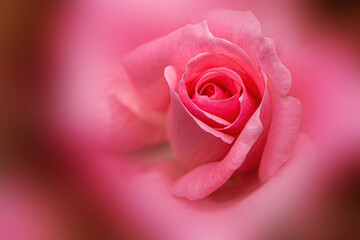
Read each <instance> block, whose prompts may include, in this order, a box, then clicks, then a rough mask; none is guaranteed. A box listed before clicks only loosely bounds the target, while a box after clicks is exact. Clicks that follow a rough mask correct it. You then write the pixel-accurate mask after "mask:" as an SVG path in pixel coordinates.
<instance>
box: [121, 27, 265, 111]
mask: <svg viewBox="0 0 360 240" xmlns="http://www.w3.org/2000/svg"><path fill="white" fill-rule="evenodd" d="M203 52H214V53H217V54H223V55H226V56H229V57H230V58H233V59H235V60H236V61H237V62H238V63H239V64H240V65H241V66H242V67H243V68H244V69H245V70H246V71H247V73H248V74H249V75H250V76H253V78H254V79H256V76H258V75H259V73H258V70H257V67H256V66H255V65H254V63H253V62H252V60H251V59H250V57H249V56H248V55H247V54H246V53H245V52H244V51H243V50H242V49H240V48H239V47H237V46H236V45H235V44H233V43H231V42H229V41H227V40H224V39H220V38H217V37H214V36H213V35H212V34H211V33H210V31H209V29H208V26H207V23H206V21H204V22H202V23H199V24H196V25H187V26H186V27H183V28H181V29H179V30H177V31H175V32H173V33H171V34H169V35H168V36H165V37H162V38H159V39H157V40H155V41H152V42H150V43H147V44H144V45H142V46H140V47H138V48H137V49H136V50H134V51H133V52H132V53H130V54H129V55H128V56H127V57H125V59H124V61H123V63H124V66H125V69H126V71H127V73H128V75H129V77H130V79H131V81H132V83H133V85H134V87H135V89H136V91H137V92H138V95H139V97H140V98H141V99H142V100H143V102H144V103H146V104H147V105H148V106H150V107H151V108H153V109H155V110H158V111H163V112H164V111H166V110H167V108H168V105H169V100H170V99H169V95H168V86H167V85H166V81H165V79H164V75H163V72H164V69H165V67H166V66H168V65H172V66H174V67H175V68H177V69H179V70H180V71H181V72H185V65H186V63H187V62H188V61H189V60H190V59H191V58H192V57H194V56H196V55H197V54H199V53H203Z"/></svg>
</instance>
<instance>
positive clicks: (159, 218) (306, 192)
mask: <svg viewBox="0 0 360 240" xmlns="http://www.w3.org/2000/svg"><path fill="white" fill-rule="evenodd" d="M148 155H149V156H148ZM160 156H161V157H163V155H162V154H159V151H158V150H156V149H155V150H152V151H150V152H149V151H148V152H147V153H146V154H145V153H144V154H136V155H134V156H133V157H131V158H129V157H122V158H121V159H118V158H115V159H112V158H108V157H101V158H100V159H99V156H96V157H95V156H94V155H90V157H92V159H89V158H88V159H86V161H84V162H83V163H82V164H87V167H86V168H85V169H87V171H86V172H84V168H83V167H81V168H80V169H79V172H80V173H82V174H83V175H82V176H83V177H84V178H88V179H89V181H86V184H84V186H85V187H86V188H88V189H89V190H90V191H89V192H88V194H90V195H91V196H96V198H98V197H100V199H102V200H104V201H105V202H103V203H106V204H102V205H101V206H102V207H103V210H107V211H109V213H110V214H112V215H113V216H115V219H116V220H117V222H116V223H115V224H114V225H116V226H117V227H118V226H119V225H120V226H126V227H127V228H128V229H129V230H130V231H133V232H134V233H135V234H136V235H135V236H138V235H141V236H138V237H137V239H157V240H165V239H174V240H182V239H190V240H197V239H210V240H224V239H229V240H236V239H258V238H257V237H259V235H260V238H259V239H264V236H262V235H264V234H266V230H268V229H271V228H272V227H273V226H278V224H281V223H282V222H281V220H282V218H283V217H284V216H289V215H291V216H298V214H299V210H300V209H301V212H303V211H304V207H305V205H306V204H305V203H306V202H308V201H309V200H311V199H312V198H314V197H315V195H316V193H317V192H318V191H317V190H318V189H317V186H316V183H317V180H316V178H315V177H317V176H318V175H317V174H316V171H317V170H318V169H317V166H316V161H314V147H313V145H312V142H311V140H309V139H308V138H307V137H306V136H304V135H300V136H299V138H298V140H297V143H296V144H295V147H294V150H293V153H292V154H291V158H290V160H289V161H288V162H287V163H286V165H284V166H283V168H282V170H281V171H279V172H277V173H276V174H275V176H274V177H273V178H272V179H271V180H269V181H268V182H266V183H264V184H263V185H261V186H259V187H258V189H257V190H256V191H253V189H254V185H253V184H251V179H246V178H240V179H237V180H234V181H233V182H232V183H231V184H229V185H228V186H226V187H227V188H225V186H224V188H222V189H221V190H219V191H218V192H217V193H218V194H217V193H215V194H213V195H211V196H209V197H208V198H205V199H202V200H199V201H188V200H185V199H179V198H176V197H174V196H172V195H171V194H170V189H171V186H172V184H173V182H174V179H176V178H177V177H178V176H180V175H181V174H182V173H183V171H182V170H181V168H179V167H178V166H177V165H176V161H171V160H167V159H166V161H164V162H160V163H159V162H157V163H150V164H149V165H148V166H147V167H142V168H140V169H139V170H137V171H136V170H135V172H134V169H138V167H137V166H136V163H139V162H144V161H145V162H148V159H149V158H152V159H154V160H155V159H158V158H159V157H160ZM119 160H121V161H119ZM157 161H158V160H157ZM125 163H128V164H129V167H130V169H132V171H130V170H129V169H126V170H125V169H124V167H123V165H124V164H125ZM90 166H92V167H90ZM124 171H125V172H126V173H128V174H123V173H124ZM85 173H86V174H85ZM129 173H131V174H130V176H129ZM250 185H252V187H250V189H249V188H247V187H249V186H250ZM220 191H221V192H220ZM249 191H250V192H252V193H250V194H249ZM300 206H301V208H300ZM297 210H298V211H297ZM219 220H221V221H219ZM139 229H141V231H139Z"/></svg>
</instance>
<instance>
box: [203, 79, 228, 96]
mask: <svg viewBox="0 0 360 240" xmlns="http://www.w3.org/2000/svg"><path fill="white" fill-rule="evenodd" d="M198 93H199V94H200V95H203V96H207V97H209V98H210V99H212V100H219V99H226V98H229V97H230V95H229V92H228V90H225V89H224V88H222V87H221V86H218V85H217V84H214V83H206V84H204V85H203V86H202V87H201V88H200V89H199V90H198Z"/></svg>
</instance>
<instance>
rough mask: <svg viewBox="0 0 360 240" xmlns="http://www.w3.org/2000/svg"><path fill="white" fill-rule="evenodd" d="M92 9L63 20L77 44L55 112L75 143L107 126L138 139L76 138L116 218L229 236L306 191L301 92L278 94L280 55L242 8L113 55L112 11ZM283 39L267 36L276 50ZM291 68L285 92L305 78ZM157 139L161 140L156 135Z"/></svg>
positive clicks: (171, 234) (270, 216) (170, 230)
mask: <svg viewBox="0 0 360 240" xmlns="http://www.w3.org/2000/svg"><path fill="white" fill-rule="evenodd" d="M94 9H95V8H94ZM94 9H93V10H92V11H90V12H88V13H87V14H88V15H87V16H85V17H84V19H81V18H80V20H79V19H77V21H70V22H71V26H72V27H73V28H74V29H77V30H79V29H81V31H79V33H78V32H77V30H75V35H76V36H77V37H75V39H76V38H77V40H78V41H79V42H80V44H79V43H78V42H76V43H74V42H70V43H69V45H66V44H65V45H66V46H65V48H66V51H67V52H69V53H70V54H69V55H70V57H69V56H68V58H67V59H66V60H65V62H66V65H68V66H67V67H66V69H67V72H66V74H68V75H66V76H65V77H67V78H70V79H72V80H73V81H70V82H71V83H69V85H68V86H65V94H67V95H66V97H67V99H66V100H68V101H69V104H71V105H69V106H70V107H69V106H68V108H66V110H67V111H70V113H69V112H68V113H67V114H63V115H62V117H64V116H65V117H67V116H70V117H71V118H70V125H75V128H74V127H73V128H72V130H73V131H72V132H71V136H72V138H74V137H77V136H81V137H80V140H81V141H78V142H80V143H81V144H84V139H83V138H82V137H83V135H85V136H86V137H87V139H86V140H89V139H90V140H91V143H92V144H94V142H92V141H93V139H96V140H97V137H99V136H100V137H103V136H104V135H106V136H108V134H110V135H111V136H112V137H113V138H111V141H110V142H111V143H112V144H113V145H112V146H114V145H115V148H116V149H117V150H119V151H120V152H121V153H124V152H129V151H134V150H136V151H137V152H135V153H131V154H122V155H121V156H118V155H117V156H114V155H112V156H111V157H108V156H107V157H104V156H100V157H99V155H101V154H99V152H97V153H94V152H93V150H94V149H90V148H88V142H86V144H84V145H85V147H86V151H85V153H84V154H85V155H86V157H85V158H84V159H83V160H84V161H81V160H79V159H80V158H79V159H77V161H78V162H79V163H80V166H82V167H80V169H81V170H80V172H81V174H82V176H84V178H85V179H88V180H89V182H90V184H89V185H90V186H91V190H92V191H94V194H95V195H100V196H105V198H107V200H109V199H110V206H109V209H108V210H110V211H111V212H113V213H114V214H115V215H116V216H117V217H118V221H119V222H118V223H119V224H125V223H127V224H129V225H132V227H131V228H134V226H136V227H135V231H136V232H138V229H141V230H143V231H144V233H143V234H144V235H145V236H146V237H148V236H147V235H148V234H154V236H152V238H154V239H238V238H239V237H240V236H245V235H247V234H250V235H253V234H255V235H256V234H257V232H262V230H263V229H264V228H265V227H269V224H270V223H271V222H276V221H277V220H278V217H279V216H281V215H283V214H284V213H286V214H290V215H291V213H293V212H294V211H295V209H296V207H295V206H296V204H299V203H300V202H302V201H303V200H304V198H305V197H306V196H311V195H312V194H313V193H314V192H315V191H316V189H317V188H316V185H317V182H316V181H315V180H314V179H315V174H314V172H315V171H317V170H319V168H317V167H318V166H317V165H316V164H317V162H316V161H314V159H315V156H314V155H315V154H314V152H315V149H314V145H313V142H312V140H311V139H310V138H309V137H307V136H306V134H304V133H298V131H299V124H300V122H301V126H302V128H303V129H306V128H304V126H305V127H307V126H308V125H309V121H307V122H305V123H304V122H303V121H300V120H301V104H300V101H298V100H297V99H296V98H294V97H291V96H287V95H288V92H289V90H290V89H291V87H290V85H291V75H290V72H289V70H288V69H287V67H286V66H287V65H286V66H285V65H283V64H282V62H281V61H280V60H279V57H278V51H277V50H276V49H275V45H274V42H273V40H271V39H270V38H266V37H264V36H263V34H262V33H261V28H260V23H259V22H258V20H256V18H255V16H254V15H253V14H252V13H251V12H249V11H245V12H244V11H243V12H237V11H231V10H217V11H213V12H211V13H209V14H207V15H205V16H204V17H200V19H201V20H200V21H197V22H196V23H195V24H193V25H186V26H185V27H180V26H179V29H178V30H175V31H174V32H172V33H170V34H168V35H164V36H162V37H161V36H158V37H160V38H157V39H155V40H153V41H150V42H148V43H144V44H142V45H140V46H138V47H137V48H136V49H135V50H133V51H131V52H130V53H128V54H127V55H126V56H124V57H122V58H121V61H120V62H119V61H115V64H114V63H113V62H112V61H109V59H111V58H114V55H115V58H119V55H121V54H120V53H119V52H120V51H118V50H119V49H118V48H119V45H121V43H119V42H117V39H119V36H117V35H116V27H114V26H113V25H112V24H114V25H116V24H115V23H114V22H117V21H114V18H112V17H111V16H110V17H109V16H105V15H106V14H104V13H101V14H99V16H101V18H93V15H92V14H93V13H94V12H97V11H101V9H95V10H94ZM85 15H86V14H85ZM109 15H110V14H109ZM102 18H108V20H109V19H110V23H111V24H109V26H110V27H109V26H108V25H107V24H106V23H105V24H103V25H101V24H100V23H99V22H101V21H102V20H103V19H102ZM155 18H156V16H155ZM198 18H199V17H198ZM75 19H76V18H75ZM115 19H116V18H115ZM118 22H121V21H118ZM84 23H86V24H84ZM77 24H78V25H77ZM97 24H99V25H97ZM73 25H75V27H74V26H73ZM94 26H96V27H95V28H94V29H96V30H94V32H95V33H96V34H95V35H94V32H92V30H93V27H94ZM99 26H106V27H105V28H101V27H99ZM107 27H108V28H109V29H107ZM84 29H85V30H84ZM140 30H141V29H140ZM154 30H155V28H154ZM118 31H119V30H118ZM84 32H85V33H87V34H84ZM89 32H90V33H89ZM114 32H115V33H114ZM140 32H141V31H140ZM146 32H151V31H146ZM160 32H161V31H160ZM72 33H74V32H72ZM136 34H139V35H140V34H141V33H136ZM68 35H70V34H63V36H68ZM82 35H84V36H82ZM89 35H90V36H91V38H89ZM130 35H131V34H130ZM154 35H156V34H154ZM79 39H80V40H79ZM120 39H121V37H120ZM282 40H283V39H282ZM120 42H121V41H120ZM99 46H100V47H99ZM282 47H283V45H281V44H280V45H277V44H276V48H280V50H282V52H283V53H284V52H286V51H285V50H284V48H282ZM98 48H100V50H99V49H98ZM79 49H80V50H79ZM104 49H105V50H104ZM99 52H100V53H99ZM279 53H280V51H279ZM298 56H301V54H299V55H298ZM302 59H303V58H302ZM305 59H306V57H305ZM286 60H289V58H286ZM69 69H70V70H69ZM109 69H110V70H109ZM303 69H305V68H303ZM300 71H301V69H300ZM307 71H308V69H307ZM292 74H293V72H292ZM296 74H297V75H296V76H295V77H296V79H301V81H297V82H296V83H295V85H297V86H298V87H297V88H296V89H295V90H293V89H291V92H294V93H296V96H301V93H299V92H298V91H299V90H300V89H302V88H303V87H304V86H305V82H304V83H303V82H302V81H305V80H304V78H303V77H302V78H299V77H298V76H300V75H298V74H299V72H296ZM301 74H303V75H302V76H309V75H308V72H306V73H301ZM69 76H70V77H69ZM310 79H311V78H309V79H306V80H307V81H309V82H311V80H310ZM309 82H306V84H309ZM63 84H64V83H63ZM64 85H65V84H64ZM322 86H324V85H322ZM315 87H316V88H315ZM314 89H316V91H317V92H319V88H318V86H316V85H315V84H314ZM325 90H326V89H325ZM71 91H73V94H70V92H71ZM323 92H326V91H323ZM302 94H304V95H306V94H307V89H302ZM68 96H73V98H70V97H68ZM321 96H322V95H321ZM74 100H75V101H74ZM304 100H306V101H305V102H306V103H307V105H306V107H309V106H311V104H312V103H309V102H311V100H312V99H307V97H306V96H305V97H303V98H301V102H302V103H303V101H304ZM81 101H83V102H81ZM315 102H317V101H315ZM74 109H75V110H74ZM314 116H315V115H314ZM322 120H324V119H322ZM76 124H77V125H76ZM104 126H105V127H104ZM324 129H325V128H324ZM74 130H75V131H74ZM306 133H308V132H306ZM76 140H78V138H76ZM164 141H168V142H169V143H170V145H171V149H170V150H169V149H168V148H167V147H166V146H155V145H156V144H158V143H161V142H164ZM81 144H78V143H77V145H81ZM108 144H109V142H106V144H105V145H106V146H108ZM92 146H94V145H92ZM95 146H99V143H98V142H97V141H95ZM149 146H150V147H151V148H148V149H147V150H146V149H145V150H143V149H142V148H144V147H149ZM163 148H165V151H164V152H165V153H164V152H163ZM96 150H98V149H96ZM95 152H96V151H95ZM173 154H175V156H176V157H174V156H173ZM159 160H161V161H160V162H159ZM83 166H85V167H86V171H84V170H83ZM89 166H92V167H89ZM109 184H110V185H111V186H112V187H111V188H110V190H109V188H108V185H109ZM113 184H116V187H113ZM255 189H256V190H255ZM189 200H197V201H189ZM301 206H302V205H301ZM104 209H105V206H104ZM219 219H221V222H220V220H219ZM129 222H130V223H129ZM139 234H140V235H141V233H139ZM142 237H144V236H142Z"/></svg>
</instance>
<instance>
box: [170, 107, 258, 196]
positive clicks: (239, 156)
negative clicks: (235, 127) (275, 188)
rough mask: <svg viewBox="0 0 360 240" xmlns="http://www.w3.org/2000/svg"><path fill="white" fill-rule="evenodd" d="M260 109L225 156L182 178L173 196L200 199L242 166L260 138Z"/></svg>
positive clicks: (175, 187) (219, 185)
mask: <svg viewBox="0 0 360 240" xmlns="http://www.w3.org/2000/svg"><path fill="white" fill-rule="evenodd" d="M259 114H260V108H259V109H258V110H257V111H256V112H255V113H254V115H253V116H252V117H251V118H250V120H249V122H248V123H247V124H246V126H245V128H244V129H243V131H242V132H241V133H240V135H239V137H238V138H237V140H236V141H235V143H234V145H233V147H232V148H231V150H230V152H229V153H228V154H227V156H226V157H225V158H224V159H223V160H222V161H220V162H214V163H209V164H205V165H202V166H200V167H197V168H195V169H193V170H191V171H190V172H189V173H187V174H186V175H184V176H182V177H181V178H180V179H179V180H178V181H177V182H176V183H175V184H174V187H173V190H172V192H173V194H174V195H176V196H178V197H186V198H188V199H190V200H196V199H201V198H204V197H206V196H208V195H209V194H211V193H212V192H214V191H215V190H216V189H218V188H219V187H221V186H222V185H223V184H224V183H225V182H226V181H227V180H228V179H229V178H230V177H231V176H232V175H233V173H234V172H235V171H236V170H237V169H238V168H239V167H240V166H241V165H242V164H243V162H244V161H245V159H246V156H247V154H248V153H249V151H250V149H251V148H252V146H253V145H254V143H255V142H256V140H257V139H258V137H259V136H260V134H261V132H262V130H263V126H262V124H261V121H260V117H259Z"/></svg>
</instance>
